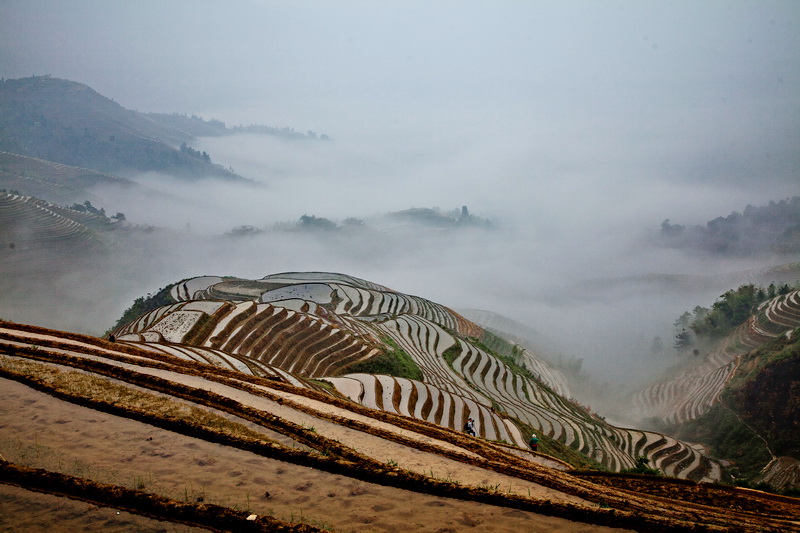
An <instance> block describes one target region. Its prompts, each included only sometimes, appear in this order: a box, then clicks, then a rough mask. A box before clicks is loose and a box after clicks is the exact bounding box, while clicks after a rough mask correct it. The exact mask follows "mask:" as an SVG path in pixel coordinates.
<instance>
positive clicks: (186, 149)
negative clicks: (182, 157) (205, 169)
mask: <svg viewBox="0 0 800 533" xmlns="http://www.w3.org/2000/svg"><path fill="white" fill-rule="evenodd" d="M181 152H183V153H184V154H186V155H190V156H192V157H194V158H196V159H202V160H203V161H205V162H206V163H211V156H210V155H208V154H207V153H206V151H205V150H203V151H202V152H201V151H200V150H195V149H194V148H192V147H191V146H189V145H188V144H186V143H185V142H184V143H181Z"/></svg>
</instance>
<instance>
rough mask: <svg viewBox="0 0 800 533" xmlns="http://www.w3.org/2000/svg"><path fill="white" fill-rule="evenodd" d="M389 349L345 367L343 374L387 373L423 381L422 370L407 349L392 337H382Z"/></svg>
mask: <svg viewBox="0 0 800 533" xmlns="http://www.w3.org/2000/svg"><path fill="white" fill-rule="evenodd" d="M381 340H382V341H383V342H384V343H385V344H386V345H387V349H386V350H384V351H383V352H381V353H379V354H378V355H376V356H375V357H372V358H370V359H367V360H366V361H359V362H358V363H356V364H354V365H351V366H349V367H347V369H345V371H344V372H342V373H343V374H358V373H362V374H385V375H387V376H394V377H398V378H408V379H416V380H418V381H422V370H421V369H420V368H419V366H417V364H416V363H415V362H414V360H413V359H412V358H411V356H409V355H408V354H407V353H406V352H405V350H403V349H402V348H401V347H400V346H398V345H397V343H396V342H394V341H393V340H392V339H390V338H388V337H384V338H383V339H381Z"/></svg>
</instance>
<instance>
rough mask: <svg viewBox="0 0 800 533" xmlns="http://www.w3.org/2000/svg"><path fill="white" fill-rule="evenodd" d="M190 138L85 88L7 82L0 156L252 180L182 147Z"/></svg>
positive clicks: (0, 87)
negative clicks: (15, 155) (14, 155)
mask: <svg viewBox="0 0 800 533" xmlns="http://www.w3.org/2000/svg"><path fill="white" fill-rule="evenodd" d="M188 140H191V137H189V136H187V135H186V134H185V133H183V132H180V131H178V130H174V129H171V128H169V127H166V126H164V125H162V124H159V123H157V122H155V121H153V120H152V119H149V118H147V117H146V116H144V115H142V114H141V113H138V112H136V111H131V110H128V109H125V108H123V107H122V106H121V105H119V104H117V103H116V102H114V101H112V100H109V99H108V98H106V97H104V96H102V95H100V94H98V93H97V92H96V91H94V90H92V89H91V88H90V87H87V86H86V85H83V84H81V83H77V82H72V81H68V80H62V79H58V78H51V77H49V76H39V77H31V78H23V79H17V80H4V81H3V82H0V150H3V151H6V152H11V153H16V154H21V155H25V156H29V157H35V158H41V159H45V160H48V161H54V162H58V163H61V164H65V165H71V166H77V167H83V168H91V169H94V170H97V171H100V172H113V173H127V174H132V173H137V172H148V171H154V172H165V173H170V174H174V175H179V176H184V177H203V176H213V177H217V178H223V179H226V180H235V181H248V180H245V179H244V178H242V177H241V176H237V175H236V174H234V173H233V172H231V171H229V170H227V169H225V168H223V167H221V166H219V165H214V164H212V163H211V162H210V161H208V160H205V159H204V158H202V157H195V156H193V155H192V154H191V153H187V152H184V151H181V150H179V149H177V148H176V146H178V145H179V144H180V143H181V142H184V141H188Z"/></svg>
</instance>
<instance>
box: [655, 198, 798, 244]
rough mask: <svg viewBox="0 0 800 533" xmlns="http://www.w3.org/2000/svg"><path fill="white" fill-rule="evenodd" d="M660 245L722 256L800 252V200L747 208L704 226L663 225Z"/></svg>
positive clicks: (794, 199)
mask: <svg viewBox="0 0 800 533" xmlns="http://www.w3.org/2000/svg"><path fill="white" fill-rule="evenodd" d="M660 239H661V242H662V243H664V244H665V245H667V246H670V247H674V248H687V249H693V250H697V251H701V252H707V253H712V254H719V255H736V256H746V255H754V254H759V253H765V252H769V253H777V254H790V253H797V252H800V197H797V196H795V197H793V198H791V199H789V198H787V199H785V200H781V201H779V202H770V203H769V204H768V205H764V206H761V207H754V206H752V205H748V206H747V207H746V208H745V209H744V211H743V212H741V213H739V212H736V211H734V212H733V213H731V214H730V215H728V216H727V217H718V218H715V219H714V220H710V221H709V222H708V223H707V224H706V225H705V226H700V225H697V226H682V225H680V224H671V223H670V221H669V219H667V220H665V221H664V222H662V223H661V233H660Z"/></svg>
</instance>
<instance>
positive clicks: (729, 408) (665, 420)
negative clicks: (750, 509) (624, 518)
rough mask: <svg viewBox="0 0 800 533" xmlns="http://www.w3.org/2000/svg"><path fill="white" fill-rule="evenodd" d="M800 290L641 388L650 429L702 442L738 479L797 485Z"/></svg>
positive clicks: (771, 302)
mask: <svg viewBox="0 0 800 533" xmlns="http://www.w3.org/2000/svg"><path fill="white" fill-rule="evenodd" d="M798 328H800V291H791V292H788V293H787V294H781V295H778V296H775V297H774V298H771V299H768V300H767V301H765V302H763V303H761V304H760V305H759V306H758V307H757V308H756V309H754V310H753V312H752V313H751V314H750V316H749V318H748V319H747V320H746V321H745V322H744V323H743V324H741V325H739V326H737V327H736V328H735V329H733V330H732V331H731V333H730V334H728V335H727V336H725V337H724V338H722V339H720V340H719V341H717V342H715V343H714V344H713V345H712V347H711V349H710V350H709V351H708V352H707V353H706V354H705V355H695V356H692V355H688V356H685V358H684V362H683V363H682V364H681V365H680V366H679V367H678V368H676V369H675V370H674V371H673V372H672V373H671V375H670V376H669V377H668V378H666V379H664V380H661V381H659V382H657V383H655V384H653V385H651V386H649V387H648V388H646V389H644V390H641V391H639V392H638V393H637V394H636V396H635V398H634V404H635V406H636V407H637V409H638V415H639V416H640V417H641V419H642V420H645V421H648V422H649V425H653V424H654V423H656V425H657V426H658V427H662V428H665V430H667V431H669V432H670V433H672V434H676V435H683V437H684V438H688V439H692V440H696V441H699V442H705V443H707V444H709V445H710V446H711V447H712V450H711V451H712V454H713V455H714V456H715V457H717V458H719V459H721V460H724V461H726V462H730V461H732V462H733V466H732V468H731V473H732V474H733V475H735V476H737V477H739V478H741V479H742V480H743V481H754V482H760V481H765V480H769V483H770V484H771V485H772V486H773V487H774V488H794V489H797V488H798V487H800V475H799V474H798V473H799V472H800V449H798V448H797V446H796V443H797V442H798V441H800V434H798V433H797V427H796V426H797V420H799V419H800V397H798V396H797V390H796V389H797V384H798V383H800V376H799V375H798V364H800V352H798V348H799V346H798V341H797V336H798V334H800V332H798Z"/></svg>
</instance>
